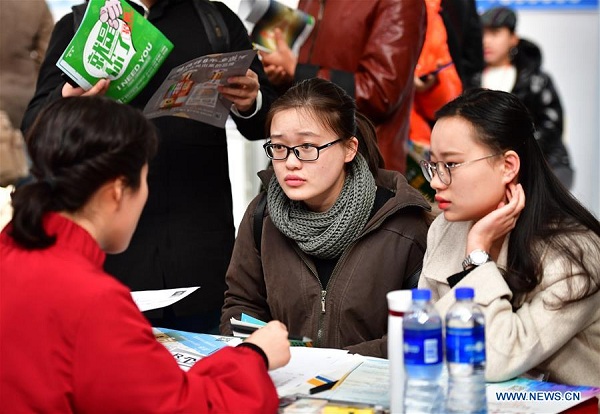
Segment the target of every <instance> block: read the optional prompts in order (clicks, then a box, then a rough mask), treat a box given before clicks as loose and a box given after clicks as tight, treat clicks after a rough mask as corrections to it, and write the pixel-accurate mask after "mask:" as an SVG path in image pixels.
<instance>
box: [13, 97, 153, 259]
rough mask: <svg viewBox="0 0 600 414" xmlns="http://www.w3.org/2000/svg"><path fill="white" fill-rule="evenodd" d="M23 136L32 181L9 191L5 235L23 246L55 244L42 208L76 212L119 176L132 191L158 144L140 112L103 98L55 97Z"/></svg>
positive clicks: (34, 246)
mask: <svg viewBox="0 0 600 414" xmlns="http://www.w3.org/2000/svg"><path fill="white" fill-rule="evenodd" d="M25 140H26V142H27V149H28V151H29V155H30V157H31V160H32V167H31V174H32V175H33V177H34V181H32V182H30V183H29V184H26V185H24V186H22V187H20V188H18V189H17V190H16V191H15V192H14V193H13V196H12V205H13V220H12V229H11V230H10V235H11V237H12V238H13V239H14V240H15V241H16V242H17V243H18V244H20V245H21V246H23V247H25V248H27V249H42V248H45V247H48V246H50V245H52V244H53V243H54V241H55V237H54V236H52V235H48V234H47V233H46V232H45V230H44V227H43V225H42V220H43V216H44V214H45V213H46V212H49V211H66V212H75V211H77V210H79V209H80V208H81V207H83V206H84V204H85V203H86V202H87V201H88V200H89V199H90V197H91V196H92V195H93V194H94V193H95V192H96V190H98V189H99V188H100V187H101V186H102V185H103V184H104V183H106V182H107V181H109V180H112V179H115V178H119V177H123V179H124V181H125V184H126V185H127V186H129V187H130V188H132V189H133V190H137V189H138V188H139V186H140V172H141V169H142V167H143V166H144V164H146V163H147V162H148V160H149V159H150V158H151V157H153V156H154V154H155V152H156V147H157V137H156V132H155V130H154V127H153V126H152V124H151V123H150V122H149V121H148V120H147V119H146V118H145V117H144V116H143V115H142V114H141V112H140V111H138V110H137V109H134V108H132V107H130V106H127V105H123V104H119V103H117V102H115V101H113V100H110V99H108V98H104V97H77V98H64V99H59V100H57V101H54V102H53V103H51V104H50V105H48V106H47V107H46V108H45V109H44V110H43V111H42V112H40V114H39V116H38V117H37V119H36V121H35V122H34V124H33V126H32V127H31V128H30V129H29V131H28V134H27V136H26V138H25Z"/></svg>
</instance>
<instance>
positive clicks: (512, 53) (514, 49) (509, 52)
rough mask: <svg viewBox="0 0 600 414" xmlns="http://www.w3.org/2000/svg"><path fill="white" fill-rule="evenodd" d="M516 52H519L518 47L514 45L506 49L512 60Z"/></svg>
mask: <svg viewBox="0 0 600 414" xmlns="http://www.w3.org/2000/svg"><path fill="white" fill-rule="evenodd" d="M518 53H519V49H518V48H517V47H516V46H513V47H511V48H510V50H509V51H508V54H509V55H510V60H514V59H515V57H517V54H518Z"/></svg>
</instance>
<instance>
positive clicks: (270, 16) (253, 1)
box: [238, 0, 315, 55]
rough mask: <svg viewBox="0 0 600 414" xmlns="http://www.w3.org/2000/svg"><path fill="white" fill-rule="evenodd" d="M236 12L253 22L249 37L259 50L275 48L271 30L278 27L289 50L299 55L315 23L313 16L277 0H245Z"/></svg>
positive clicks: (268, 50)
mask: <svg viewBox="0 0 600 414" xmlns="http://www.w3.org/2000/svg"><path fill="white" fill-rule="evenodd" d="M238 15H239V16H240V17H241V18H242V19H245V20H246V21H248V22H250V23H253V24H254V28H253V29H252V33H251V34H250V39H251V40H252V42H253V43H254V44H255V45H256V47H257V48H258V49H261V50H264V51H267V52H270V51H272V50H275V47H276V46H275V36H274V34H273V31H274V30H275V29H276V28H279V29H280V30H281V32H282V33H283V35H284V38H285V40H286V41H287V44H288V46H289V47H290V49H292V51H293V52H294V53H295V54H296V55H298V52H299V51H300V47H301V46H302V44H303V43H304V42H305V41H306V39H307V38H308V36H309V35H310V32H311V31H312V29H313V27H314V25H315V18H314V17H313V16H311V15H309V14H307V13H304V12H303V11H301V10H297V9H293V8H291V7H288V6H286V5H284V4H282V3H279V2H278V1H276V0H244V1H242V2H240V7H239V9H238Z"/></svg>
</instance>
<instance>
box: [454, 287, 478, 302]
mask: <svg viewBox="0 0 600 414" xmlns="http://www.w3.org/2000/svg"><path fill="white" fill-rule="evenodd" d="M454 295H455V297H456V299H473V298H474V297H475V291H474V290H473V288H470V287H460V288H456V290H455V291H454Z"/></svg>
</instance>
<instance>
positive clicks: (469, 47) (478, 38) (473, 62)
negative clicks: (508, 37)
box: [461, 0, 484, 87]
mask: <svg viewBox="0 0 600 414" xmlns="http://www.w3.org/2000/svg"><path fill="white" fill-rule="evenodd" d="M467 3H468V5H467V8H468V11H467V22H466V28H465V33H464V38H463V54H462V57H461V60H462V62H461V66H462V72H463V73H462V74H461V75H462V77H463V82H466V83H468V82H469V80H470V79H473V77H474V76H475V74H477V73H479V72H481V71H482V70H483V67H484V61H483V33H482V29H481V21H480V20H479V15H478V14H477V8H476V5H475V1H473V0H469V1H468V2H467ZM472 86H473V85H472V84H470V85H469V84H467V85H466V87H472Z"/></svg>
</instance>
